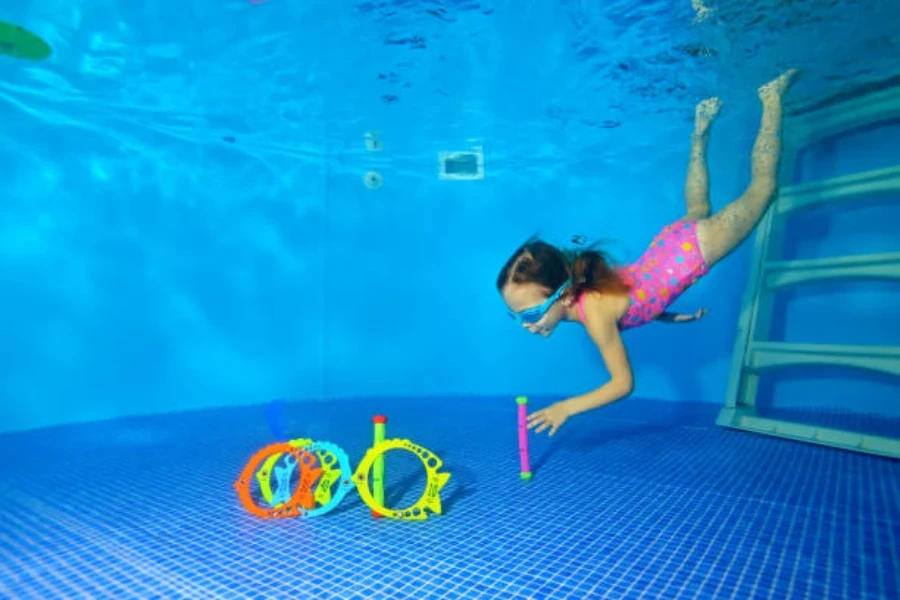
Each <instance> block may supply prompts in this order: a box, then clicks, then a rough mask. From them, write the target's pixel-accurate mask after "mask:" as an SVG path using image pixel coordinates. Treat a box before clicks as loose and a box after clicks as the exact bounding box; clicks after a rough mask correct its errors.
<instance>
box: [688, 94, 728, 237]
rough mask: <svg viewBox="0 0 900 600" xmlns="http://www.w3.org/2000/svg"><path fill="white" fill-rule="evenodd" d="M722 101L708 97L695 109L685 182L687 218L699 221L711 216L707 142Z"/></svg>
mask: <svg viewBox="0 0 900 600" xmlns="http://www.w3.org/2000/svg"><path fill="white" fill-rule="evenodd" d="M720 108H722V101H721V100H719V99H718V98H707V99H706V100H704V101H703V102H701V103H700V104H698V105H697V109H696V110H695V111H694V133H693V134H691V161H690V163H689V164H688V174H687V181H686V182H685V184H684V199H685V202H686V203H687V216H686V217H685V219H690V220H692V221H698V220H700V219H705V218H706V217H708V216H709V213H710V211H711V210H712V207H711V206H710V204H709V171H708V170H707V168H706V144H707V142H708V141H709V129H710V126H712V122H713V119H715V118H716V115H717V114H719V109H720Z"/></svg>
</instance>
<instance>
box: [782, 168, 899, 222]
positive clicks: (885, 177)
mask: <svg viewBox="0 0 900 600" xmlns="http://www.w3.org/2000/svg"><path fill="white" fill-rule="evenodd" d="M896 191H900V166H895V167H887V168H884V169H874V170H872V171H865V172H863V173H854V174H852V175H843V176H841V177H833V178H831V179H823V180H822V181H812V182H809V183H801V184H798V185H791V186H786V187H783V188H781V191H780V192H779V193H778V200H777V201H776V203H775V211H776V213H777V214H778V215H779V216H782V215H785V214H787V213H789V212H793V211H796V210H799V209H801V208H809V207H812V206H816V205H819V204H826V203H829V202H835V201H838V200H845V199H847V198H851V197H853V196H861V195H867V196H870V195H874V194H880V193H889V192H896Z"/></svg>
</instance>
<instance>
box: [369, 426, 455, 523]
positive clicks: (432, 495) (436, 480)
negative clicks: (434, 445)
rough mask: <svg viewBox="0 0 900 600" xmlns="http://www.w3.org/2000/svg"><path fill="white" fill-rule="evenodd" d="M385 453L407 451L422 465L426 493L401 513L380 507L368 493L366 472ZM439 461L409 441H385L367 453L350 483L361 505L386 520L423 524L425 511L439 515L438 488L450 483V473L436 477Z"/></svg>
mask: <svg viewBox="0 0 900 600" xmlns="http://www.w3.org/2000/svg"><path fill="white" fill-rule="evenodd" d="M388 450H408V451H409V452H412V453H413V454H415V455H416V456H418V457H419V460H421V461H422V465H423V466H424V467H425V475H426V477H427V481H426V483H425V493H424V494H422V497H421V498H419V500H418V502H416V503H415V504H413V505H412V506H410V507H409V508H404V509H400V510H393V509H390V508H387V507H385V506H381V505H380V504H379V503H378V502H377V501H376V500H375V497H374V496H373V495H372V490H371V489H369V471H370V470H371V469H372V465H373V464H375V459H376V458H378V457H379V456H381V455H382V454H384V453H385V452H387V451H388ZM442 464H443V463H442V462H441V459H439V458H438V457H437V456H435V455H434V454H433V453H431V452H430V451H428V450H426V449H425V448H423V447H421V446H418V445H416V444H413V443H412V442H411V441H409V440H403V439H393V440H385V441H383V442H379V443H377V444H375V446H373V447H372V448H369V450H368V451H366V455H365V456H363V459H362V460H361V461H360V463H359V465H358V466H357V467H356V473H354V474H353V482H354V483H355V484H356V488H357V489H358V490H359V495H360V497H361V498H362V501H363V502H365V503H366V505H367V506H368V507H369V508H371V509H372V510H373V511H375V512H376V513H378V514H380V515H382V516H384V517H387V518H389V519H399V520H401V521H423V520H425V519H427V518H428V514H427V512H426V509H427V510H430V511H432V512H433V513H435V514H437V515H439V514H441V488H443V487H444V486H445V485H447V481H448V480H449V479H450V473H438V469H440V468H441V465H442Z"/></svg>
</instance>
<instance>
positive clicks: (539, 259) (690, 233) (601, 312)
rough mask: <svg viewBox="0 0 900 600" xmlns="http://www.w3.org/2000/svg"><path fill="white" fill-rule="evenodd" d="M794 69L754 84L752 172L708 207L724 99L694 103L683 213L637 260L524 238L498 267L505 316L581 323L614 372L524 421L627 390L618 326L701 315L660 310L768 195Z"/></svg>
mask: <svg viewBox="0 0 900 600" xmlns="http://www.w3.org/2000/svg"><path fill="white" fill-rule="evenodd" d="M796 73H797V72H796V70H790V71H787V72H786V73H784V74H782V75H781V76H780V77H778V78H777V79H775V80H773V81H771V82H769V83H767V84H766V85H764V86H762V87H761V88H759V90H758V91H759V98H760V100H761V101H762V106H763V114H762V123H761V125H760V129H759V132H758V133H757V137H756V142H755V144H754V146H753V155H752V159H751V167H752V177H751V181H750V185H749V186H748V187H747V189H746V190H745V191H744V194H743V195H742V196H741V197H740V198H738V199H737V200H735V201H734V202H732V203H731V204H729V205H728V206H726V207H725V208H723V209H722V210H720V211H719V212H718V213H716V214H714V215H710V211H711V207H710V204H709V175H708V173H707V168H706V144H707V140H708V139H709V130H710V126H711V125H712V121H713V119H714V118H715V117H716V115H717V114H718V112H719V108H720V107H721V102H720V101H719V99H718V98H709V99H707V100H704V101H703V102H701V103H700V104H698V105H697V109H696V112H695V126H694V133H693V135H692V136H691V158H690V164H689V167H688V176H687V183H686V185H685V197H686V200H687V215H686V216H685V217H684V218H682V219H681V220H679V221H677V222H675V223H672V224H670V225H666V226H665V227H663V229H662V231H661V232H660V233H659V234H658V235H657V236H656V238H654V240H653V241H652V242H651V244H650V247H649V248H648V249H647V251H646V252H645V253H644V255H643V256H641V257H640V258H639V259H638V261H637V262H635V263H634V264H632V265H630V266H628V267H625V268H622V269H612V268H611V267H610V266H609V263H608V262H607V260H606V258H605V257H604V256H603V255H602V254H600V253H599V252H596V251H594V250H587V251H583V252H579V253H577V254H574V253H571V252H563V251H561V250H559V249H557V248H555V247H554V246H551V245H550V244H547V243H545V242H542V241H540V240H537V239H531V240H529V241H528V242H526V243H525V244H524V245H523V246H522V247H520V248H519V249H518V250H516V251H515V253H514V254H513V255H512V256H511V257H510V259H509V260H508V261H507V262H506V264H505V265H504V266H503V269H501V270H500V274H499V276H498V277H497V289H498V290H499V291H500V294H501V295H502V296H503V301H504V302H505V303H506V306H507V307H508V308H509V311H510V316H512V317H513V319H515V320H516V321H517V322H518V323H519V324H521V325H522V326H523V327H524V328H525V329H527V330H528V331H530V332H531V333H536V334H538V335H541V336H543V337H547V336H549V335H550V334H551V333H553V330H554V329H555V328H556V326H557V325H558V324H559V322H560V321H575V322H577V323H580V324H581V325H583V326H584V328H585V329H586V330H587V332H588V334H589V335H590V336H591V339H593V341H594V343H596V344H597V347H598V348H599V350H600V353H601V354H602V356H603V360H604V362H605V363H606V367H607V369H608V370H609V373H610V376H611V379H610V381H609V382H608V383H606V384H605V385H602V386H600V387H599V388H597V389H595V390H593V391H591V392H588V393H586V394H582V395H581V396H577V397H575V398H570V399H568V400H565V401H562V402H557V403H555V404H553V405H551V406H549V407H547V408H544V409H542V410H538V411H537V412H534V413H532V414H531V415H529V416H528V428H529V429H534V428H535V427H536V428H537V429H536V431H537V432H538V433H540V432H542V431H544V430H545V429H548V428H549V429H550V435H553V434H555V433H556V430H557V429H559V427H560V426H561V425H562V424H563V423H565V422H566V420H567V419H568V418H569V417H571V416H573V415H577V414H578V413H582V412H585V411H587V410H591V409H594V408H598V407H600V406H604V405H606V404H609V403H611V402H615V401H616V400H619V399H620V398H623V397H625V396H627V395H628V394H630V393H631V390H632V389H633V387H634V380H633V376H632V372H631V364H630V363H629V360H628V354H627V353H626V351H625V346H624V345H623V343H622V337H621V335H620V332H621V331H622V330H625V329H629V328H631V327H638V326H640V325H644V324H645V323H649V322H650V321H653V320H657V321H663V322H670V323H671V322H674V323H677V322H686V321H693V320H696V319H699V318H701V317H702V316H703V315H704V314H705V312H706V311H705V310H700V311H698V312H697V313H696V314H694V315H680V314H675V313H670V312H666V310H665V309H666V307H668V306H669V305H670V304H671V303H672V302H674V301H675V299H676V298H678V297H679V296H680V295H681V294H682V293H683V292H684V291H685V290H686V289H687V288H689V287H690V286H691V285H692V284H693V283H694V282H696V281H697V280H698V279H700V278H701V277H702V276H703V275H705V274H706V273H707V272H708V271H709V269H710V268H711V267H712V266H713V265H715V264H716V263H717V262H719V261H720V260H722V258H724V257H725V256H727V255H728V254H729V253H730V252H731V251H732V250H734V249H735V248H736V247H737V246H738V245H739V244H740V243H741V242H742V241H743V240H744V239H745V238H746V237H747V236H748V235H749V234H750V232H752V231H753V229H754V228H755V227H756V224H757V223H759V220H760V219H761V218H762V216H763V214H764V213H765V211H766V208H768V206H769V203H770V202H771V201H772V199H773V197H774V195H775V189H776V170H777V166H778V158H779V153H780V150H781V142H780V131H781V113H782V105H781V97H782V95H783V94H784V92H785V91H786V90H787V88H788V87H789V86H790V84H791V82H792V81H793V79H794V77H795V76H796Z"/></svg>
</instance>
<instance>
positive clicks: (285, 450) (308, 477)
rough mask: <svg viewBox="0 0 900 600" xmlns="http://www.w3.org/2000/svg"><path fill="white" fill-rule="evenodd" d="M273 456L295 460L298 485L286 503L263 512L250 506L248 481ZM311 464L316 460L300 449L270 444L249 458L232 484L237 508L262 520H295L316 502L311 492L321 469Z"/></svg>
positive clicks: (253, 505) (251, 499) (260, 508)
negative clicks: (292, 518)
mask: <svg viewBox="0 0 900 600" xmlns="http://www.w3.org/2000/svg"><path fill="white" fill-rule="evenodd" d="M273 454H290V455H291V456H293V457H294V458H295V459H296V460H297V465H298V466H299V467H300V483H299V484H298V485H297V489H296V490H295V491H294V494H293V495H292V496H291V499H290V500H288V501H287V502H285V503H284V504H281V505H279V506H276V507H272V508H263V507H262V506H260V505H258V504H257V503H256V502H254V501H253V497H252V496H251V495H250V481H251V480H252V479H253V474H254V473H255V472H256V470H257V469H258V468H259V466H260V465H261V464H262V463H263V461H265V460H266V459H267V458H269V457H270V456H272V455H273ZM315 464H316V457H315V456H314V455H313V454H310V453H309V452H307V451H306V450H304V449H303V448H296V447H294V446H292V445H290V444H287V443H278V444H270V445H268V446H266V447H265V448H263V449H262V450H259V451H258V452H257V453H256V454H254V455H253V456H251V457H250V460H249V461H247V464H246V466H244V470H243V471H241V474H240V476H239V477H238V479H237V481H235V482H234V489H235V490H237V493H238V498H239V499H240V501H241V504H242V505H243V506H244V508H246V509H247V511H248V512H250V514H253V515H256V516H257V517H261V518H263V519H285V518H289V517H297V516H299V515H300V509H301V508H304V509H307V510H310V509H312V508H314V507H315V504H316V500H315V498H314V496H313V490H312V488H313V486H314V485H315V483H316V481H317V480H318V479H319V475H321V474H322V467H320V466H314V465H315Z"/></svg>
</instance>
